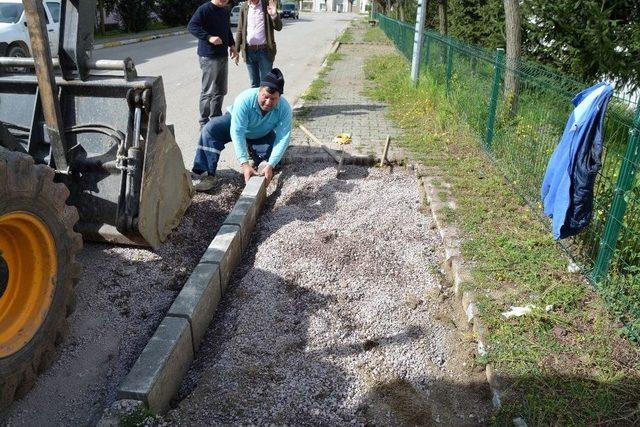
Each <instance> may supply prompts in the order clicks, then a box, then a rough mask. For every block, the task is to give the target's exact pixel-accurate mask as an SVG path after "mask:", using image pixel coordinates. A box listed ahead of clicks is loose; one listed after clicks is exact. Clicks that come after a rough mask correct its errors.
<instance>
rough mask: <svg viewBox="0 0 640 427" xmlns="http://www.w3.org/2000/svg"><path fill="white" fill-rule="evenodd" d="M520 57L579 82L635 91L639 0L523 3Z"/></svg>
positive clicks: (639, 68) (639, 80)
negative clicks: (612, 84)
mask: <svg viewBox="0 0 640 427" xmlns="http://www.w3.org/2000/svg"><path fill="white" fill-rule="evenodd" d="M523 14H524V16H525V17H526V19H525V20H524V26H525V38H524V48H525V53H526V54H527V55H528V56H530V57H533V58H535V59H537V60H539V61H540V62H543V63H545V64H551V65H553V66H554V67H556V68H559V69H560V70H562V71H564V72H567V73H570V74H572V75H574V76H576V77H578V78H580V79H583V80H588V81H593V80H599V79H602V78H603V77H609V78H611V79H614V80H617V81H618V82H619V83H620V84H629V85H630V86H632V87H635V88H639V87H640V59H639V58H640V2H638V1H637V0H579V1H576V0H554V1H548V0H528V1H526V2H524V4H523Z"/></svg>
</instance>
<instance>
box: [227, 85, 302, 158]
mask: <svg viewBox="0 0 640 427" xmlns="http://www.w3.org/2000/svg"><path fill="white" fill-rule="evenodd" d="M259 91H260V89H259V88H257V87H256V88H251V89H246V90H245V91H243V92H242V93H241V94H240V95H238V97H237V98H236V99H235V101H233V105H230V106H229V107H227V111H229V112H230V113H231V130H230V133H231V140H232V141H233V148H234V149H235V151H236V157H237V158H238V161H239V162H240V163H244V162H246V161H247V160H249V150H248V148H247V138H249V139H258V138H262V137H263V136H265V135H267V134H268V133H269V132H271V131H274V132H275V134H276V140H275V142H274V143H273V148H272V150H271V156H270V157H269V164H270V165H271V166H273V167H275V166H276V165H277V164H278V163H279V162H280V159H282V156H283V155H284V152H285V150H286V149H287V147H288V146H289V142H290V140H291V122H292V117H293V116H292V112H291V106H290V105H289V103H288V102H287V100H286V99H284V97H283V96H281V97H280V101H278V104H277V105H276V106H275V107H274V108H273V109H272V110H271V111H269V112H268V113H267V114H262V111H261V110H260V106H259V105H258V92H259Z"/></svg>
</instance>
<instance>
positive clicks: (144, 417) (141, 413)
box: [120, 407, 155, 427]
mask: <svg viewBox="0 0 640 427" xmlns="http://www.w3.org/2000/svg"><path fill="white" fill-rule="evenodd" d="M154 419H155V414H154V413H153V412H152V411H151V410H150V409H147V408H144V407H140V408H137V409H136V410H135V411H133V412H132V413H130V414H127V415H123V416H122V417H121V418H120V425H121V426H122V427H138V426H143V425H146V424H145V423H147V422H148V423H152V422H153V421H154Z"/></svg>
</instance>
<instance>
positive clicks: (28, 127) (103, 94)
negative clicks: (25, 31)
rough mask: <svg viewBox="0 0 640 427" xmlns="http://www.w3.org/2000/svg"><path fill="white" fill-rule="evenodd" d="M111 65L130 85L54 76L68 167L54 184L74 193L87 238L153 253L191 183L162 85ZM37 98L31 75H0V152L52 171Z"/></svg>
mask: <svg viewBox="0 0 640 427" xmlns="http://www.w3.org/2000/svg"><path fill="white" fill-rule="evenodd" d="M27 61H28V60H27ZM111 62H116V63H119V64H120V66H122V70H123V71H124V73H125V75H126V78H123V77H122V76H121V77H114V76H107V75H104V76H95V75H92V76H91V78H89V79H87V80H86V81H81V80H68V81H67V80H64V79H62V78H61V77H56V85H57V88H58V93H59V100H60V109H61V116H62V123H63V126H62V128H63V132H62V133H63V134H64V135H63V136H64V138H65V142H66V146H67V147H68V153H67V160H68V164H69V168H68V171H67V172H66V173H64V172H61V171H59V170H58V174H57V178H56V179H57V180H58V181H60V182H64V183H65V184H66V185H67V187H68V188H69V190H70V192H71V196H70V198H69V203H70V204H73V205H74V206H76V207H77V208H78V212H79V214H80V222H79V223H78V227H77V228H78V231H79V232H81V233H82V234H83V235H84V236H85V238H89V239H97V240H105V241H110V242H116V243H124V244H136V245H150V246H152V247H154V248H155V247H158V246H159V245H160V244H161V243H162V242H163V241H164V240H165V239H166V238H167V236H168V235H169V233H170V232H171V230H172V229H173V228H174V227H176V226H177V225H178V223H179V222H180V219H181V218H182V216H183V214H184V212H185V210H186V209H187V207H188V206H189V203H190V200H191V197H192V195H193V188H192V186H191V179H190V177H189V174H188V173H187V171H186V170H185V167H184V163H183V159H182V154H181V152H180V149H179V148H178V145H177V144H176V141H175V137H174V134H173V131H172V127H171V126H168V125H167V124H166V123H165V112H166V104H165V96H164V89H163V84H162V78H160V77H137V76H136V75H135V68H134V67H129V68H127V61H126V60H125V61H124V62H123V61H111ZM105 64H106V65H105ZM113 65H114V64H113V63H111V64H108V63H107V61H103V62H102V63H94V64H92V66H93V67H95V68H98V69H100V68H102V69H107V68H108V69H112V70H113V69H115V68H118V67H114V66H113ZM38 92H39V91H38V83H37V80H36V78H35V76H33V75H29V74H26V73H25V74H20V73H14V74H3V75H0V145H3V146H5V147H6V148H9V149H10V150H13V151H23V152H25V153H28V154H29V155H31V156H32V157H33V158H34V159H35V161H36V163H42V164H47V165H49V166H52V167H54V168H55V159H54V155H53V153H52V144H51V143H50V141H49V140H50V139H51V137H50V132H49V133H47V127H46V125H45V120H44V116H43V109H42V103H41V100H40V96H39V93H38Z"/></svg>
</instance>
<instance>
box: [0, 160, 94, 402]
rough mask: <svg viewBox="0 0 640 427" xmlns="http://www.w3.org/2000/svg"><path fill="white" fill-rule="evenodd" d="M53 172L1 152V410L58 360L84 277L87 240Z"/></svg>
mask: <svg viewBox="0 0 640 427" xmlns="http://www.w3.org/2000/svg"><path fill="white" fill-rule="evenodd" d="M68 197H69V191H68V190H67V188H66V187H65V186H64V185H63V184H57V183H55V182H54V172H53V170H52V169H51V168H49V167H47V166H44V165H34V162H33V160H32V159H31V158H30V157H29V156H27V155H24V154H20V153H15V152H10V151H7V150H4V149H2V148H0V409H2V408H4V407H6V406H8V405H9V404H10V403H11V402H12V401H13V400H14V399H16V398H19V397H21V396H23V395H24V394H25V393H26V392H27V391H28V390H29V389H30V388H31V387H32V386H33V383H34V381H35V378H36V375H37V374H38V373H40V372H41V371H42V370H44V369H45V368H47V367H48V366H49V365H50V364H51V363H52V362H53V360H54V356H55V346H56V344H58V343H59V342H60V341H62V338H63V335H64V331H65V329H66V317H67V316H68V315H69V314H70V313H71V311H72V310H73V303H74V290H73V287H74V286H75V284H76V282H77V280H78V278H79V277H80V267H79V265H78V263H77V262H76V259H75V256H76V253H77V252H78V250H80V248H81V247H82V240H81V238H80V235H79V234H78V233H75V232H74V231H73V227H74V225H75V224H76V222H77V221H78V213H77V211H76V209H75V208H74V207H71V206H68V205H67V204H66V200H67V198H68Z"/></svg>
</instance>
